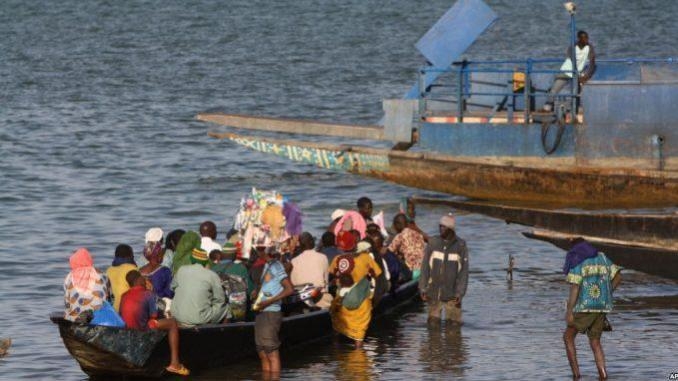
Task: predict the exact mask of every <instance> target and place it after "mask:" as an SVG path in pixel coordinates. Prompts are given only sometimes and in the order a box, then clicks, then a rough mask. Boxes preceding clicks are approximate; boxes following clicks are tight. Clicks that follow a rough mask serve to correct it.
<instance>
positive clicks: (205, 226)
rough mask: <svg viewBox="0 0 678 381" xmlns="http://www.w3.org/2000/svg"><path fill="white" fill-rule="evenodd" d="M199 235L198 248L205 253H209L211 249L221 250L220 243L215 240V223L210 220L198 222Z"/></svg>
mask: <svg viewBox="0 0 678 381" xmlns="http://www.w3.org/2000/svg"><path fill="white" fill-rule="evenodd" d="M200 235H201V236H202V238H201V240H200V248H201V249H202V250H204V251H205V252H207V253H211V252H212V250H219V251H221V245H219V244H218V243H217V242H216V241H215V240H216V239H217V225H215V224H214V222H212V221H205V222H203V223H202V224H200Z"/></svg>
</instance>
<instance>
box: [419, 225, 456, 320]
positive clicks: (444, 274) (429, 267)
mask: <svg viewBox="0 0 678 381" xmlns="http://www.w3.org/2000/svg"><path fill="white" fill-rule="evenodd" d="M454 229H455V219H454V216H452V215H446V216H443V217H442V218H441V219H440V235H439V236H435V237H431V239H430V240H429V243H428V246H427V247H426V254H425V255H424V260H423V261H422V263H421V277H420V278H419V291H420V292H421V298H422V299H423V300H424V301H426V302H427V303H428V319H429V321H430V322H434V321H437V320H440V319H441V318H442V316H441V311H442V310H443V309H444V310H445V320H447V321H451V322H455V323H461V322H462V321H461V299H462V298H463V297H464V295H465V294H466V286H467V284H468V250H467V249H466V241H464V240H463V239H461V238H459V237H457V234H456V233H455V231H454Z"/></svg>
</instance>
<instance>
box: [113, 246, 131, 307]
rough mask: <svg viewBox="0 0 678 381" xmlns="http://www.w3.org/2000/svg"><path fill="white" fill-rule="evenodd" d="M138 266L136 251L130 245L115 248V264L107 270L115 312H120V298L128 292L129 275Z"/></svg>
mask: <svg viewBox="0 0 678 381" xmlns="http://www.w3.org/2000/svg"><path fill="white" fill-rule="evenodd" d="M136 269H137V264H136V262H134V251H133V250H132V247H131V246H130V245H125V244H121V245H118V246H117V247H116V248H115V258H113V264H112V265H111V267H109V268H108V269H107V270H106V276H107V277H108V280H109V281H110V282H111V293H112V294H113V308H114V309H115V312H119V311H120V298H122V294H124V293H125V292H126V291H127V290H129V285H128V284H127V279H126V278H125V277H126V276H127V273H128V272H130V271H132V270H136Z"/></svg>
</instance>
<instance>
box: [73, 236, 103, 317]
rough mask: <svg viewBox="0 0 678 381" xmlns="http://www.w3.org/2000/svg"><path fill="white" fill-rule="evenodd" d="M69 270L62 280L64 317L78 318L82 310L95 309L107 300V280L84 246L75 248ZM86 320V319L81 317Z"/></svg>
mask: <svg viewBox="0 0 678 381" xmlns="http://www.w3.org/2000/svg"><path fill="white" fill-rule="evenodd" d="M69 262H70V264H71V272H70V273H68V275H67V276H66V280H64V304H65V307H66V313H65V314H64V318H65V319H66V320H70V321H76V320H78V317H80V315H81V314H82V313H83V312H87V311H92V312H94V311H96V310H98V309H99V308H101V306H102V305H103V304H104V301H106V300H108V298H109V296H108V295H109V294H108V290H110V285H109V284H108V280H107V278H106V277H104V276H103V275H102V274H101V273H100V272H99V271H98V270H96V269H95V268H94V266H93V262H92V256H91V255H90V253H89V251H87V249H85V248H80V249H78V250H76V251H75V252H74V253H73V255H71V258H70V260H69ZM82 320H84V321H87V319H86V318H85V319H82Z"/></svg>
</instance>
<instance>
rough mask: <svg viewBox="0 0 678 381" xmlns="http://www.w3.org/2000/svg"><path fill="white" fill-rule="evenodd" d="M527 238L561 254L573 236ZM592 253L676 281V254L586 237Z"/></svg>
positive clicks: (529, 234)
mask: <svg viewBox="0 0 678 381" xmlns="http://www.w3.org/2000/svg"><path fill="white" fill-rule="evenodd" d="M523 235H524V236H525V237H527V238H531V239H536V240H539V241H544V242H549V243H551V244H552V245H554V246H556V247H559V248H561V249H563V250H566V251H567V250H569V249H570V247H571V241H570V239H572V238H574V237H575V236H571V235H566V234H559V233H556V232H548V231H533V232H525V233H523ZM586 238H587V240H588V241H589V242H590V243H591V244H592V245H593V246H595V247H596V249H598V250H600V251H602V252H603V253H605V255H606V256H608V257H609V258H610V259H611V260H612V261H613V262H614V263H616V264H617V265H619V266H622V267H624V268H629V269H633V270H636V271H641V272H644V273H647V274H652V275H657V276H660V277H664V278H669V279H678V273H676V270H675V269H677V268H678V250H676V249H666V248H663V247H651V246H639V245H634V244H633V243H632V242H631V243H623V242H614V241H608V240H605V239H601V238H597V237H586Z"/></svg>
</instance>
